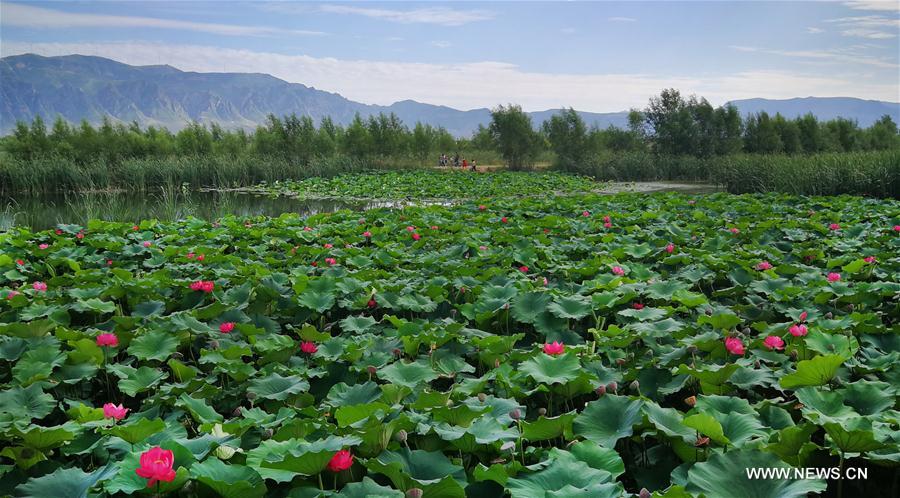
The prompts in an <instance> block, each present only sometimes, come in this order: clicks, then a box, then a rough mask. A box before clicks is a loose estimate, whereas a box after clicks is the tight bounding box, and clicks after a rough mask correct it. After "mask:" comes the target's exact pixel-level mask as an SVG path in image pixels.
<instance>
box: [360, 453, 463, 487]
mask: <svg viewBox="0 0 900 498" xmlns="http://www.w3.org/2000/svg"><path fill="white" fill-rule="evenodd" d="M365 465H366V467H367V468H368V469H369V471H370V472H374V473H378V474H384V475H385V476H387V478H388V479H390V480H391V482H392V483H394V486H396V487H397V488H399V489H401V490H408V489H410V488H416V487H417V488H420V489H422V490H423V491H424V492H425V493H426V494H428V493H431V494H430V495H429V496H437V497H441V498H463V497H464V496H465V492H464V491H463V488H462V486H461V485H460V483H461V482H465V477H466V474H465V470H464V469H463V468H462V467H460V466H457V465H454V464H452V463H451V462H450V460H449V459H447V457H446V456H444V454H443V453H441V452H436V451H424V450H409V449H407V448H401V449H400V450H399V451H384V452H382V453H381V454H380V455H378V456H377V457H375V458H370V459H369V460H367V461H366V462H365Z"/></svg>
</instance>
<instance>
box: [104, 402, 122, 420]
mask: <svg viewBox="0 0 900 498" xmlns="http://www.w3.org/2000/svg"><path fill="white" fill-rule="evenodd" d="M127 414H128V408H125V407H123V406H122V404H121V403H119V404H118V405H114V404H112V403H106V404H105V405H103V416H104V417H106V418H113V419H116V420H122V419H123V418H125V415H127Z"/></svg>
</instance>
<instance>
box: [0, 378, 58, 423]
mask: <svg viewBox="0 0 900 498" xmlns="http://www.w3.org/2000/svg"><path fill="white" fill-rule="evenodd" d="M54 407H56V401H55V400H54V399H53V396H52V395H50V394H47V393H45V392H44V391H43V390H42V389H41V386H40V385H38V384H32V385H30V386H28V387H26V388H24V389H23V388H21V387H18V386H16V387H12V388H10V389H3V390H0V413H6V414H9V415H10V416H12V417H15V418H17V419H22V420H28V421H30V420H32V419H35V418H38V419H40V418H44V417H46V416H47V415H49V414H50V412H52V411H53V408H54Z"/></svg>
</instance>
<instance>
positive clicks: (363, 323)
mask: <svg viewBox="0 0 900 498" xmlns="http://www.w3.org/2000/svg"><path fill="white" fill-rule="evenodd" d="M340 323H341V330H344V331H346V332H351V333H354V334H361V333H363V332H368V331H369V330H370V329H371V328H372V327H374V326H375V324H376V323H378V322H377V321H375V319H374V318H372V317H371V316H348V317H347V318H344V319H343V320H341V322H340Z"/></svg>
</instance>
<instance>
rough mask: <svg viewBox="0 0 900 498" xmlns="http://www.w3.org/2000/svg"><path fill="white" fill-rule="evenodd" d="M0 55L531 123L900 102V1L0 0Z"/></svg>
mask: <svg viewBox="0 0 900 498" xmlns="http://www.w3.org/2000/svg"><path fill="white" fill-rule="evenodd" d="M0 27H2V31H0V52H2V54H3V55H4V56H6V55H12V54H17V53H23V52H35V53H40V54H44V55H59V54H69V53H82V54H93V55H100V56H104V57H110V58H113V59H116V60H120V61H122V62H126V63H129V64H171V65H173V66H175V67H177V68H179V69H183V70H191V71H223V70H224V71H230V72H263V73H269V74H273V75H275V76H277V77H279V78H282V79H285V80H288V81H291V82H297V83H303V84H306V85H309V86H314V87H316V88H319V89H323V90H328V91H334V92H338V93H341V94H342V95H344V96H346V97H348V98H351V99H354V100H358V101H362V102H366V103H377V104H390V103H392V102H394V101H397V100H403V99H407V98H410V99H414V100H418V101H422V102H429V103H434V104H443V105H449V106H452V107H457V108H463V109H469V108H475V107H491V106H494V105H497V104H500V103H506V102H515V103H519V104H521V105H522V106H523V107H524V108H526V109H527V110H540V109H547V108H555V107H560V106H574V107H576V108H578V109H581V110H587V111H597V112H605V111H619V110H623V109H627V108H630V107H640V106H643V105H644V104H645V103H646V101H647V99H648V98H649V97H650V96H651V95H653V94H656V93H658V92H659V90H661V89H662V88H665V87H676V88H679V89H681V90H682V91H683V92H686V93H696V94H698V95H703V96H705V97H707V98H708V99H709V100H710V101H711V102H712V103H714V104H721V103H724V102H725V101H727V100H731V99H739V98H749V97H767V98H789V97H805V96H810V95H812V96H853V97H860V98H866V99H879V100H890V101H898V100H900V65H898V58H900V39H898V31H900V2H897V1H894V2H877V1H866V0H860V1H844V2H840V1H833V2H806V1H804V2H755V1H731V2H725V1H719V2H684V1H668V2H634V1H632V2H570V3H547V2H492V3H480V2H456V3H446V2H419V3H412V2H351V3H345V2H328V3H322V2H314V3H313V2H309V3H307V2H177V3H176V2H134V1H129V2H24V1H16V2H8V1H2V2H0Z"/></svg>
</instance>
